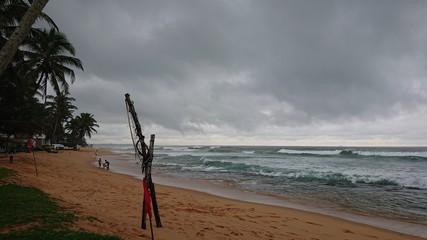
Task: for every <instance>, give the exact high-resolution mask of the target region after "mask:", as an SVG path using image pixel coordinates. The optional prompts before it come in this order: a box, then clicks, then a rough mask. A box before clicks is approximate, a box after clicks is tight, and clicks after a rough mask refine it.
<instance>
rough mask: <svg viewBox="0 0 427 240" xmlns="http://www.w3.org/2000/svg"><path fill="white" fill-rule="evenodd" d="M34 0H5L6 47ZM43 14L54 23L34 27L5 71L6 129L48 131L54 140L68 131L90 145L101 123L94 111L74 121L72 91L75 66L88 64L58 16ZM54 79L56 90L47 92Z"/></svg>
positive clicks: (0, 4)
mask: <svg viewBox="0 0 427 240" xmlns="http://www.w3.org/2000/svg"><path fill="white" fill-rule="evenodd" d="M31 2H32V1H29V0H13V1H1V0H0V47H3V46H4V45H5V44H6V42H7V40H8V39H9V37H10V35H11V33H12V32H13V30H14V29H15V28H16V26H17V25H18V24H19V21H20V19H21V18H22V16H24V14H25V13H26V12H27V10H28V8H29V7H30V5H31V4H30V3H31ZM39 20H44V21H45V22H46V23H48V24H49V25H50V28H49V29H36V28H32V29H31V30H30V31H29V34H28V35H27V37H26V39H25V40H24V42H23V43H22V45H21V47H20V48H19V49H18V51H17V53H16V54H15V56H14V58H13V60H12V62H11V63H10V64H9V65H8V67H7V69H6V70H5V72H4V73H3V74H1V76H0V86H1V88H0V134H2V135H5V136H6V137H9V136H11V135H21V136H26V137H27V136H28V137H30V136H33V135H36V134H45V135H46V137H47V140H49V139H50V140H51V142H52V143H55V142H57V141H58V140H60V139H64V138H67V137H68V141H69V142H71V143H72V146H76V145H77V144H81V145H84V144H86V141H85V138H84V137H85V136H88V137H89V138H90V137H91V134H92V133H93V132H96V130H95V128H94V127H98V124H97V123H96V120H95V119H94V118H93V115H91V114H89V113H82V114H81V115H80V116H76V117H75V119H76V121H75V122H73V121H74V118H73V115H72V113H73V111H74V110H75V109H77V108H76V107H75V106H74V105H72V102H73V101H75V99H74V98H72V97H70V96H69V91H68V88H69V82H71V83H73V82H74V81H75V74H74V70H73V68H78V69H81V70H83V65H82V63H81V61H80V59H78V58H76V57H75V49H74V47H73V45H72V44H71V43H70V42H69V41H68V39H67V37H66V35H65V34H64V33H62V32H60V31H59V30H58V27H57V26H56V25H55V23H54V22H53V20H52V19H51V18H50V17H49V16H47V15H46V14H44V13H41V15H40V16H39ZM66 77H69V79H67V78H66ZM48 85H50V86H52V87H53V90H54V91H55V94H56V96H46V93H47V87H48ZM40 97H44V100H45V103H40V102H39V100H40ZM47 100H49V101H47ZM70 119H71V121H72V123H71V125H70V126H73V128H72V129H68V130H69V131H68V136H67V135H66V132H65V130H66V129H65V124H66V123H67V122H68V121H69V120H70Z"/></svg>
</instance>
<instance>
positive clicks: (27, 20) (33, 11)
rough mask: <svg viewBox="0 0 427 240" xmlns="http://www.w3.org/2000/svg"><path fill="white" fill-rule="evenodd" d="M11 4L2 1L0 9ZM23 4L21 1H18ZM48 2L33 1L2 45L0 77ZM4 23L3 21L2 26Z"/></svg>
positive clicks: (4, 0)
mask: <svg viewBox="0 0 427 240" xmlns="http://www.w3.org/2000/svg"><path fill="white" fill-rule="evenodd" d="M10 2H12V1H11V0H9V1H8V0H2V2H1V3H2V7H3V6H5V5H6V4H7V3H10ZM19 2H23V1H19ZM48 2H49V0H34V1H33V3H32V4H31V7H29V8H28V11H27V12H26V13H25V15H24V16H23V17H22V19H21V21H20V24H19V26H18V27H17V28H16V29H15V30H14V31H13V34H12V35H11V37H10V38H9V40H8V41H7V42H6V44H4V46H3V47H2V49H1V51H0V75H2V74H3V72H4V70H5V69H6V68H7V65H9V63H10V62H11V61H12V59H13V56H14V55H15V53H16V51H17V50H18V48H19V46H20V45H21V43H22V42H23V41H24V39H25V37H26V36H27V35H28V32H29V30H30V29H31V26H32V25H33V24H34V22H35V21H36V19H37V18H38V17H39V16H40V14H41V12H42V10H43V8H44V7H45V6H46V4H47V3H48ZM5 22H6V21H3V19H2V23H1V25H3V24H4V23H5Z"/></svg>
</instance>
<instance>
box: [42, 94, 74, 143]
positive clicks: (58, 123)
mask: <svg viewBox="0 0 427 240" xmlns="http://www.w3.org/2000/svg"><path fill="white" fill-rule="evenodd" d="M46 99H47V100H50V101H47V102H46V109H47V110H48V111H49V112H50V114H51V117H52V118H53V122H54V126H53V131H52V137H51V140H52V141H53V142H55V141H56V139H58V138H55V136H56V135H58V136H59V137H61V136H62V135H63V134H64V128H63V126H64V123H65V122H67V120H68V119H70V118H73V112H74V110H76V109H77V107H76V106H74V105H73V104H72V102H74V101H76V99H75V98H73V97H70V96H69V93H68V92H65V91H62V92H60V93H59V94H58V95H56V96H52V95H49V96H47V97H46ZM57 130H59V134H57V133H58V131H57Z"/></svg>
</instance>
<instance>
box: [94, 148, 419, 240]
mask: <svg viewBox="0 0 427 240" xmlns="http://www.w3.org/2000/svg"><path fill="white" fill-rule="evenodd" d="M96 147H100V148H105V149H109V150H111V151H113V152H115V153H116V155H115V157H113V156H109V158H113V160H111V159H109V161H110V162H111V161H116V164H117V166H116V167H117V168H121V170H122V172H123V173H128V174H130V175H134V174H135V173H136V172H137V171H139V174H140V170H139V166H138V164H135V162H138V161H137V160H135V153H134V149H133V146H132V145H98V146H96ZM120 161H122V162H124V163H125V164H127V165H128V166H127V167H125V166H124V165H122V163H119V162H120ZM111 164H112V169H114V164H115V163H114V162H112V163H111ZM120 166H121V167H120ZM131 168H132V169H135V171H133V172H132V173H131V171H130V169H131ZM152 168H153V172H154V173H153V174H158V175H160V176H166V177H172V178H176V179H186V180H194V181H207V182H210V183H215V184H216V186H218V185H219V186H222V187H224V188H230V189H237V190H241V191H244V192H246V193H249V194H251V193H253V194H258V195H264V196H269V197H274V198H276V199H282V200H283V201H286V202H288V203H296V204H300V205H303V206H304V205H305V206H310V207H316V208H319V209H326V210H328V209H329V210H334V211H338V212H345V213H353V214H357V215H364V216H374V217H380V218H384V219H394V220H399V221H402V222H410V223H416V224H419V226H420V228H421V231H420V232H421V235H424V234H427V148H426V147H411V148H410V147H390V148H385V147H380V148H379V147H357V148H356V147H352V148H343V147H280V146H279V147H277V146H271V147H266V146H262V147H254V146H161V147H155V149H154V160H153V167H152ZM119 170H120V169H119ZM141 176H142V175H141ZM210 193H212V192H210ZM242 200H244V199H242ZM424 227H425V228H424Z"/></svg>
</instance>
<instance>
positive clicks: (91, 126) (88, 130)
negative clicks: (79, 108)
mask: <svg viewBox="0 0 427 240" xmlns="http://www.w3.org/2000/svg"><path fill="white" fill-rule="evenodd" d="M76 119H77V121H78V123H79V128H80V136H79V137H80V138H84V137H85V136H88V137H89V138H91V137H92V133H93V132H97V131H96V129H95V127H99V125H98V124H97V122H96V120H95V118H93V115H92V114H90V113H80V116H76Z"/></svg>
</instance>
